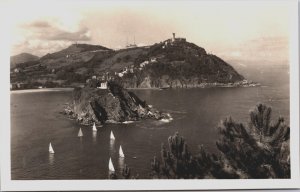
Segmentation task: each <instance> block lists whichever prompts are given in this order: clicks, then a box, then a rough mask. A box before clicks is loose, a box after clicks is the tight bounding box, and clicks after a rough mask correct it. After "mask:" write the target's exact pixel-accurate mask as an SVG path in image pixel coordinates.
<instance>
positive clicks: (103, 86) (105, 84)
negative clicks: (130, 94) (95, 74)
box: [97, 81, 107, 89]
mask: <svg viewBox="0 0 300 192" xmlns="http://www.w3.org/2000/svg"><path fill="white" fill-rule="evenodd" d="M97 88H98V89H107V81H104V82H101V83H100V87H97Z"/></svg>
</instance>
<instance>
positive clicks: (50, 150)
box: [49, 142, 54, 153]
mask: <svg viewBox="0 0 300 192" xmlns="http://www.w3.org/2000/svg"><path fill="white" fill-rule="evenodd" d="M49 153H54V150H53V148H52V145H51V142H50V144H49Z"/></svg>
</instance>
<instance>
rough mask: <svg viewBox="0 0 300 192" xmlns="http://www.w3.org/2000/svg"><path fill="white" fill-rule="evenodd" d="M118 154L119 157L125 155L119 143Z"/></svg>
mask: <svg viewBox="0 0 300 192" xmlns="http://www.w3.org/2000/svg"><path fill="white" fill-rule="evenodd" d="M119 156H120V157H122V158H124V157H125V155H124V153H123V150H122V146H121V145H120V149H119Z"/></svg>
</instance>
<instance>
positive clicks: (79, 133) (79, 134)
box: [78, 128, 83, 137]
mask: <svg viewBox="0 0 300 192" xmlns="http://www.w3.org/2000/svg"><path fill="white" fill-rule="evenodd" d="M82 136H83V133H82V131H81V128H80V129H79V132H78V137H82Z"/></svg>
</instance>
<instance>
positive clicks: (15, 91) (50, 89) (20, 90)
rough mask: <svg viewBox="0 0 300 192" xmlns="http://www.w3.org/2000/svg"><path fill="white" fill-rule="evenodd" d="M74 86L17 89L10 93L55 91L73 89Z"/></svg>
mask: <svg viewBox="0 0 300 192" xmlns="http://www.w3.org/2000/svg"><path fill="white" fill-rule="evenodd" d="M73 90H74V88H71V87H64V88H59V87H57V88H42V89H17V90H10V94H19V93H36V92H54V91H73Z"/></svg>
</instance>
